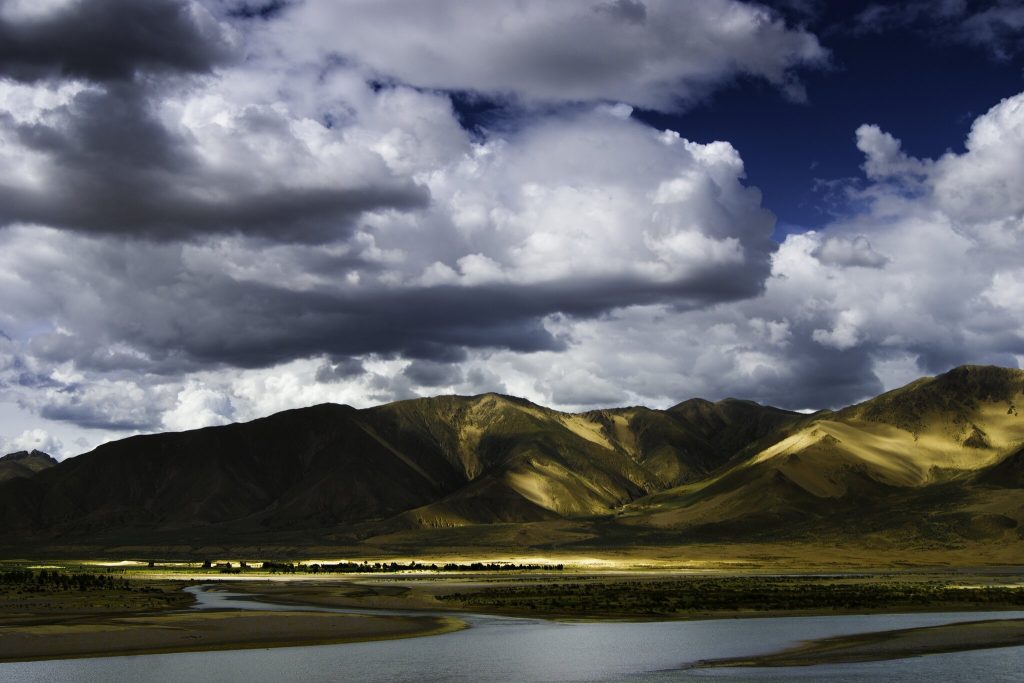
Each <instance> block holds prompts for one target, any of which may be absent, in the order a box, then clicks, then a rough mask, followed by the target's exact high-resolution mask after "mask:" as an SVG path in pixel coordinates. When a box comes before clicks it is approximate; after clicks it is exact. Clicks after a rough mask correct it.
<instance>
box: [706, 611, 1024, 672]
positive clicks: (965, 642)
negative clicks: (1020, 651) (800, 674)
mask: <svg viewBox="0 0 1024 683" xmlns="http://www.w3.org/2000/svg"><path fill="white" fill-rule="evenodd" d="M1017 646H1024V619H994V620H986V621H972V622H964V623H959V624H947V625H944V626H929V627H924V628H911V629H902V630H897V631H880V632H875V633H862V634H858V635H852V636H839V637H835V638H823V639H821V640H812V641H809V642H806V643H802V644H800V645H798V646H796V647H793V648H790V649H787V650H783V651H782V652H775V653H772V654H767V655H760V656H757V657H739V658H732V659H719V660H713V661H708V662H700V663H699V664H697V665H696V666H695V667H693V668H722V667H791V666H815V665H819V664H849V663H854V662H874V661H882V660H889V659H904V658H907V657H919V656H922V655H930V654H940V653H947V652H963V651H967V650H982V649H991V648H1000V647H1017Z"/></svg>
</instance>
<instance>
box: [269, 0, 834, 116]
mask: <svg viewBox="0 0 1024 683" xmlns="http://www.w3.org/2000/svg"><path fill="white" fill-rule="evenodd" d="M273 37H274V39H275V40H276V41H277V45H278V49H279V50H282V51H284V52H286V53H287V54H289V55H290V56H291V58H292V59H293V60H295V61H300V62H302V61H318V60H321V59H323V56H324V55H327V54H336V55H340V56H341V57H342V58H343V59H345V60H346V61H348V62H350V63H353V64H357V65H359V66H361V67H362V68H364V69H366V70H367V71H368V72H369V73H371V74H376V75H377V77H378V78H380V79H383V80H392V79H393V80H397V81H398V82H401V83H406V84H409V85H413V86H416V87H423V88H436V89H444V90H456V91H476V92H482V93H487V94H489V95H511V96H513V97H515V98H519V99H520V100H522V101H523V102H526V103H557V102H566V101H577V102H587V101H594V100H599V101H603V100H612V101H622V102H628V103H630V104H634V105H638V106H642V107H645V108H650V109H676V108H678V107H681V106H685V105H686V104H690V103H692V102H694V101H695V100H696V99H698V98H700V97H702V96H704V95H705V94H706V93H707V92H709V91H710V90H712V89H714V88H716V87H720V86H722V85H724V84H726V83H728V82H730V81H731V80H733V79H734V78H736V77H739V76H753V77H757V78H763V79H765V80H767V81H768V82H770V83H772V84H774V85H776V86H779V87H783V88H788V87H789V86H792V85H794V84H795V83H796V80H795V75H794V74H795V71H796V70H797V69H799V68H801V67H806V66H812V67H813V66H817V65H821V64H823V63H824V62H825V60H826V58H827V53H826V51H825V50H824V48H822V47H821V45H820V44H819V43H818V40H817V39H816V38H815V37H814V36H813V35H811V34H810V33H808V32H806V31H803V30H801V29H797V28H791V27H788V26H786V24H785V22H784V21H783V20H782V19H781V18H780V17H778V16H777V15H776V14H775V13H773V12H772V11H771V10H769V9H767V8H765V7H762V6H758V5H753V4H745V3H740V2H735V1H733V0H706V1H704V2H699V3H690V2H686V3H681V2H673V1H671V0H645V1H643V2H640V1H638V0H637V1H634V0H619V1H616V2H604V1H602V2H597V1H591V2H555V3H552V2H543V1H542V0H527V1H525V2H516V3H467V2H460V1H458V0H440V1H437V2H431V3H422V2H416V1H415V0H389V1H387V2H379V1H375V2H365V1H361V0H353V1H347V2H333V1H330V2H328V1H310V2H305V3H302V4H300V5H298V6H296V7H294V8H291V9H290V11H288V12H287V13H284V14H283V15H282V19H281V22H280V24H279V26H277V27H275V28H274V29H273ZM300 37H301V38H300Z"/></svg>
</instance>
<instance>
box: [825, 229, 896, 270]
mask: <svg viewBox="0 0 1024 683" xmlns="http://www.w3.org/2000/svg"><path fill="white" fill-rule="evenodd" d="M813 254H814V256H815V257H817V258H818V260H820V261H822V262H823V263H828V264H832V265H837V266H847V267H857V266H859V267H861V268H882V267H883V266H885V264H886V263H888V262H889V258H888V257H887V256H883V255H882V254H879V253H878V252H877V251H875V250H874V249H872V248H871V242H869V241H868V239H867V238H866V237H864V236H863V235H857V236H856V237H854V238H853V239H849V238H846V237H838V236H832V237H827V238H826V239H825V241H824V242H822V243H821V246H819V247H818V248H817V249H815V250H814V252H813Z"/></svg>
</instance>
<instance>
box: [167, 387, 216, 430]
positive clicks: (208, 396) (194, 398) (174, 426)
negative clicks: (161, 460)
mask: <svg viewBox="0 0 1024 683" xmlns="http://www.w3.org/2000/svg"><path fill="white" fill-rule="evenodd" d="M233 417H234V406H233V405H232V404H231V398H230V397H229V396H227V395H225V394H224V393H222V392H220V391H217V390H215V389H212V388H210V387H208V386H206V385H205V384H203V383H201V382H195V381H192V382H189V383H188V384H187V385H186V386H185V387H184V388H182V390H181V391H180V392H178V396H177V404H176V405H175V406H174V407H173V408H171V409H170V410H167V411H165V412H164V413H163V424H164V427H166V428H167V429H168V430H170V431H175V432H180V431H184V430H186V429H199V428H200V427H210V426H214V425H223V424H228V423H230V422H231V421H232V418H233Z"/></svg>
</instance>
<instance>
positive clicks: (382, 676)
mask: <svg viewBox="0 0 1024 683" xmlns="http://www.w3.org/2000/svg"><path fill="white" fill-rule="evenodd" d="M192 590H196V591H197V593H196V594H197V597H198V598H199V599H200V600H201V603H200V605H199V607H200V608H211V607H216V608H219V609H223V608H225V607H230V608H234V609H268V605H267V604H265V603H262V602H258V601H256V600H252V599H246V598H244V596H240V595H239V594H232V593H229V592H224V591H198V590H197V589H192ZM279 609H280V608H279ZM285 609H290V610H291V609H297V608H295V607H287V608H285ZM306 609H315V608H306ZM332 611H335V610H332ZM337 611H358V612H372V613H377V614H379V613H381V612H382V611H383V610H381V611H373V610H337ZM383 612H386V611H383ZM392 613H393V612H392ZM460 616H462V615H460ZM999 616H1001V617H1007V618H1024V612H1001V613H999ZM991 617H992V614H991V613H984V612H982V613H949V614H947V613H943V614H913V615H893V614H885V615H867V616H837V617H784V618H765V619H721V620H712V621H690V622H680V621H674V622H673V621H670V622H643V623H617V622H611V623H607V622H606V623H583V624H577V623H573V624H566V623H557V622H550V621H543V620H530V619H512V618H503V617H490V616H483V615H471V616H469V617H463V618H465V619H466V620H467V621H468V622H470V624H471V626H472V628H470V629H468V630H464V631H458V632H455V633H447V634H444V635H439V636H431V637H426V638H414V639H408V640H389V641H379V642H372V643H350V644H346V645H323V646H317V647H292V648H277V649H271V650H236V651H226V652H194V653H182V654H172V655H144V656H133V657H107V658H98V659H79V660H59V661H52V662H26V663H15V664H0V680H2V681H12V682H16V683H23V682H27V681H40V682H42V681H46V682H47V683H48V682H49V681H55V680H59V681H104V682H106V681H157V682H164V681H167V682H172V681H173V682H174V683H177V682H178V681H188V680H215V681H239V682H245V683H252V682H254V681H274V682H275V683H279V682H280V681H302V682H303V683H314V682H317V681H337V680H352V681H359V682H360V683H364V682H372V681H409V682H410V683H412V682H415V683H421V682H423V681H481V680H515V681H596V680H622V681H625V680H630V681H636V680H640V681H652V682H662V681H708V682H709V683H720V682H724V681H762V680H774V681H790V680H800V681H803V680H809V681H813V680H829V681H875V680H890V681H919V680H929V681H954V680H955V681H962V680H972V679H973V680H976V681H1019V680H1020V672H1021V671H1024V647H1016V648H1001V649H994V650H979V651H974V652H964V653H955V654H944V655H931V656H928V657H919V658H914V659H905V660H898V661H892V662H873V663H866V664H855V665H847V664H844V665H825V666H815V667H807V668H799V669H773V670H766V669H747V670H742V669H728V670H727V669H719V670H713V671H709V670H686V669H680V667H682V666H685V665H686V664H687V663H690V662H695V661H698V660H701V659H712V658H719V657H732V656H739V655H751V654H757V653H764V652H770V651H774V650H778V649H780V648H783V647H786V646H788V645H791V644H793V643H795V642H797V641H800V640H808V639H811V638H821V637H828V636H834V635H845V634H850V633H858V632H865V631H876V630H887V629H896V628H913V627H918V626H931V625H937V624H947V623H951V622H956V621H972V620H977V619H984V618H991Z"/></svg>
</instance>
